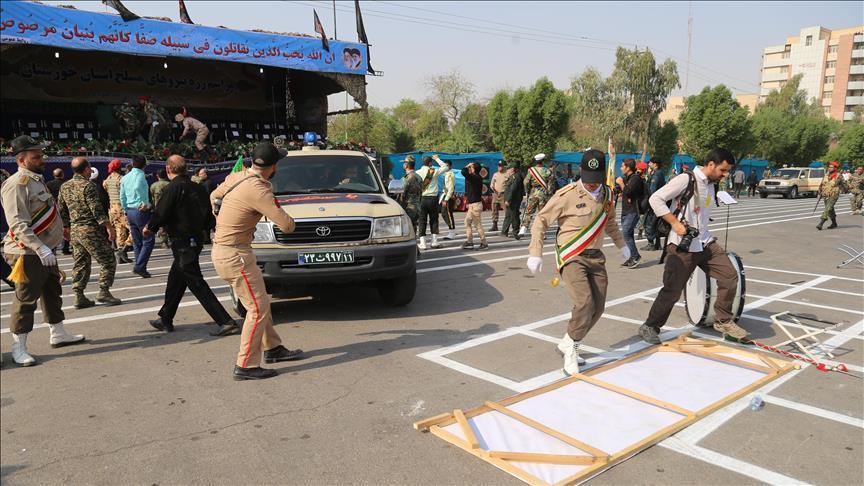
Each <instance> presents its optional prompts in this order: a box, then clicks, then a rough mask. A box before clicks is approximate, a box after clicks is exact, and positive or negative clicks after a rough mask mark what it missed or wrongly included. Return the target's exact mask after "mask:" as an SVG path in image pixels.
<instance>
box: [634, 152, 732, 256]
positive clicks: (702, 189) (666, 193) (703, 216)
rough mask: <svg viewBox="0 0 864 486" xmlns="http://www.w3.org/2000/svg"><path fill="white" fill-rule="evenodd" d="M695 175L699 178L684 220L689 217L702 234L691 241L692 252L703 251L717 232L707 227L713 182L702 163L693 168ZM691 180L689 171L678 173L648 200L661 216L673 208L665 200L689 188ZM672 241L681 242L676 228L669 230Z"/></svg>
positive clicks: (687, 219)
mask: <svg viewBox="0 0 864 486" xmlns="http://www.w3.org/2000/svg"><path fill="white" fill-rule="evenodd" d="M693 175H694V177H695V178H696V189H695V191H694V193H693V199H691V200H690V203H689V204H687V208H686V210H685V211H684V220H685V221H687V224H689V225H690V227H691V228H698V229H699V238H694V239H693V243H691V244H690V252H691V253H692V252H700V251H702V250H703V249H705V246H706V245H707V244H708V243H711V242H712V241H714V235H712V234H711V230H710V229H708V218H710V217H711V209H712V208H713V207H714V197H715V194H714V184H713V183H712V182H711V181H709V180H708V177H706V176H705V174H704V173H702V168H701V167H696V168H695V169H693ZM689 182H690V177H689V176H688V175H687V174H680V175H677V176H675V177H674V178H672V180H670V181H669V182H668V183H667V184H666V185H665V186H663V187H661V188H660V189H659V190H658V191H656V192H655V193H654V194H652V195H651V198H650V199H649V200H648V202H649V203H650V204H651V209H653V210H654V214H656V215H657V217H658V218H662V217H663V216H664V215H666V214H669V213H670V212H671V211H670V210H669V207H668V206H667V205H666V203H668V202H669V201H672V200H673V199H677V198H678V197H679V196H681V195H682V194H683V193H684V191H685V190H687V184H688V183H689ZM674 207H675V205H674V204H673V208H674ZM669 243H673V244H675V245H677V244H679V243H681V237H680V236H678V233H675V231H672V232H671V233H669Z"/></svg>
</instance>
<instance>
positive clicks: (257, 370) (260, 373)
mask: <svg viewBox="0 0 864 486" xmlns="http://www.w3.org/2000/svg"><path fill="white" fill-rule="evenodd" d="M278 374H279V373H277V372H276V370H269V369H265V368H261V367H260V366H256V367H254V368H241V367H239V366H237V365H234V381H243V380H263V379H265V378H273V377H274V376H276V375H278Z"/></svg>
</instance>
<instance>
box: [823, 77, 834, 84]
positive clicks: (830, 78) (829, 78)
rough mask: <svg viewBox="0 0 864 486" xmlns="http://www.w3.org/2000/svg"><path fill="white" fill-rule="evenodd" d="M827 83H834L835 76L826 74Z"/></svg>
mask: <svg viewBox="0 0 864 486" xmlns="http://www.w3.org/2000/svg"><path fill="white" fill-rule="evenodd" d="M825 84H834V76H825Z"/></svg>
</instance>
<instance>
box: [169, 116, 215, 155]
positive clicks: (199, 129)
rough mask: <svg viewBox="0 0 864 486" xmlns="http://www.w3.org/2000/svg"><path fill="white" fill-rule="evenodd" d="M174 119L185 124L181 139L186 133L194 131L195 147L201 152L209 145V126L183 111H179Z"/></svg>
mask: <svg viewBox="0 0 864 486" xmlns="http://www.w3.org/2000/svg"><path fill="white" fill-rule="evenodd" d="M174 120H176V121H177V123H179V124H180V125H182V126H183V133H182V134H180V140H183V137H185V136H186V135H188V134H190V133H194V134H195V148H196V149H198V151H199V152H201V151H202V150H204V148H205V147H206V146H207V143H206V142H207V137H208V136H209V135H210V129H209V128H207V125H205V124H203V123H201V122H200V121H198V120H197V119H195V118H192V117H191V116H188V115H184V114H183V113H177V114H176V115H174Z"/></svg>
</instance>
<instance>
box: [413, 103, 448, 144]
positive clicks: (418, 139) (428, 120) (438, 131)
mask: <svg viewBox="0 0 864 486" xmlns="http://www.w3.org/2000/svg"><path fill="white" fill-rule="evenodd" d="M449 134H450V130H449V128H448V126H447V118H446V117H445V116H444V113H443V112H442V111H441V110H438V109H436V108H434V107H424V110H423V114H422V115H420V118H419V119H418V120H417V124H416V125H415V128H414V141H415V146H416V147H417V148H418V149H420V150H436V149H438V148H440V147H441V145H442V144H443V143H444V141H445V140H447V137H448V136H449Z"/></svg>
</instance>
